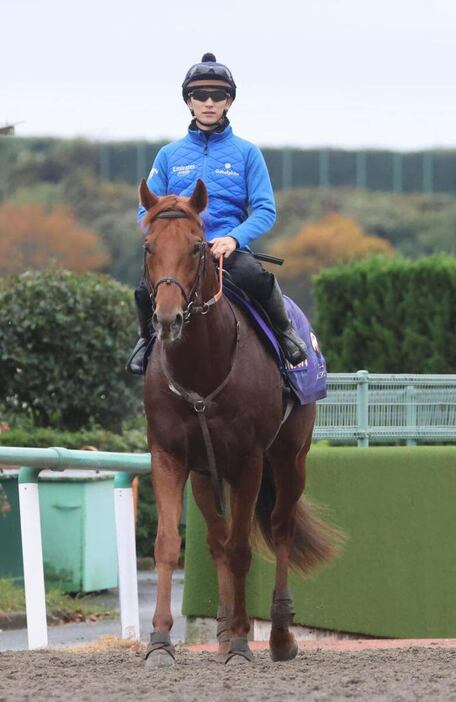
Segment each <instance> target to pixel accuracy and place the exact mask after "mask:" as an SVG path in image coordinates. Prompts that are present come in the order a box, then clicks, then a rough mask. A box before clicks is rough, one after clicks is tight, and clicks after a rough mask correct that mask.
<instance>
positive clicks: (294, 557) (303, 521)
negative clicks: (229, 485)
mask: <svg viewBox="0 0 456 702" xmlns="http://www.w3.org/2000/svg"><path fill="white" fill-rule="evenodd" d="M275 499H276V488H275V484H274V479H273V475H272V468H271V464H270V462H269V460H268V458H267V456H265V457H264V465H263V477H262V480H261V487H260V492H259V494H258V500H257V504H256V508H255V518H256V523H257V525H258V527H259V529H260V532H261V535H262V537H263V539H264V542H265V544H266V546H267V547H268V549H270V550H271V551H272V552H274V541H273V538H272V527H271V514H272V510H273V509H274V504H275ZM295 510H296V511H295V515H294V539H293V545H292V547H291V551H290V566H291V568H292V569H293V570H295V571H296V572H298V573H301V574H303V575H306V574H308V573H309V571H311V570H312V569H313V568H315V567H316V566H319V565H322V564H323V563H327V562H328V561H330V560H332V559H333V558H334V557H335V556H337V555H338V554H339V552H340V550H341V547H342V544H343V542H344V534H343V532H342V531H341V530H340V529H338V528H337V527H335V526H332V525H331V524H328V522H326V521H325V520H324V519H323V518H322V516H321V512H322V508H321V507H319V506H317V505H315V504H314V503H312V502H310V501H309V499H308V498H305V499H304V498H301V500H300V501H299V502H298V504H297V505H296V508H295Z"/></svg>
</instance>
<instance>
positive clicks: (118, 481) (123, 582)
mask: <svg viewBox="0 0 456 702" xmlns="http://www.w3.org/2000/svg"><path fill="white" fill-rule="evenodd" d="M132 477H133V476H131V475H130V474H129V473H116V477H115V480H114V508H115V515H116V532H117V563H118V568H119V601H120V623H121V627H122V638H123V639H139V606H138V576H137V572H136V541H135V510H134V502H133V489H132V487H131V481H132Z"/></svg>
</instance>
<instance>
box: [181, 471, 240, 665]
mask: <svg viewBox="0 0 456 702" xmlns="http://www.w3.org/2000/svg"><path fill="white" fill-rule="evenodd" d="M191 480H192V492H193V497H194V498H195V502H196V504H197V505H198V507H199V509H200V511H201V513H202V515H203V517H204V519H205V521H206V524H207V543H208V545H209V550H210V552H211V556H212V559H213V561H214V563H215V567H216V570H217V582H218V595H219V606H218V610H217V641H218V654H217V656H218V658H221V657H223V658H224V657H225V656H226V654H227V653H228V648H229V645H230V636H231V634H230V632H231V616H232V613H233V579H232V575H231V570H230V567H229V564H228V559H227V556H226V553H225V544H226V541H227V538H228V528H227V525H226V521H225V519H224V518H223V517H220V516H219V515H218V514H217V511H216V509H215V501H214V493H213V490H212V486H211V482H210V479H209V478H208V477H207V476H206V475H201V474H200V473H195V472H192V474H191Z"/></svg>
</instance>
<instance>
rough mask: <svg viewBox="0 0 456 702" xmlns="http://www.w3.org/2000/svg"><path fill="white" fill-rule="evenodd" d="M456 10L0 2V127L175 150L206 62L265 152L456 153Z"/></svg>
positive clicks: (422, 2)
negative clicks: (214, 64) (139, 141)
mask: <svg viewBox="0 0 456 702" xmlns="http://www.w3.org/2000/svg"><path fill="white" fill-rule="evenodd" d="M455 37H456V0H432V2H431V0H277V1H275V0H225V2H213V0H209V1H207V2H202V1H201V0H185V2H184V1H183V0H160V1H157V0H148V1H146V0H130V2H128V1H125V0H123V1H122V2H117V1H116V0H111V2H107V0H78V1H77V2H72V3H66V2H62V0H0V124H3V123H5V122H7V121H12V122H19V121H21V120H23V122H24V123H23V124H20V125H18V127H17V134H18V135H23V136H26V135H38V134H40V135H41V134H48V135H55V136H66V137H75V136H84V137H89V138H94V139H101V140H107V139H136V138H145V139H148V140H156V139H174V138H178V137H180V136H182V135H183V133H184V132H185V130H186V127H187V123H188V121H189V119H188V117H189V115H188V111H187V108H186V107H185V105H184V103H183V101H182V98H181V94H180V85H181V83H182V80H183V77H184V75H185V73H186V71H187V69H188V68H189V67H190V65H191V64H192V63H195V62H197V61H199V60H200V58H201V56H202V54H203V53H204V52H206V51H212V52H213V53H215V55H216V56H217V59H218V60H219V61H222V62H223V63H226V64H227V65H228V66H229V67H230V68H231V70H232V72H233V75H234V78H235V81H236V83H237V85H238V99H237V100H236V102H235V103H234V106H233V108H232V109H231V112H230V118H231V122H232V124H233V128H234V130H235V131H236V133H237V134H239V136H242V137H244V138H245V139H249V140H251V141H254V142H256V143H258V144H260V145H297V146H302V147H311V146H341V147H346V148H362V147H392V148H398V149H403V150H409V149H415V148H423V147H424V148H427V147H436V146H446V147H448V146H451V147H456V133H455V130H456V49H455V47H456V38H455Z"/></svg>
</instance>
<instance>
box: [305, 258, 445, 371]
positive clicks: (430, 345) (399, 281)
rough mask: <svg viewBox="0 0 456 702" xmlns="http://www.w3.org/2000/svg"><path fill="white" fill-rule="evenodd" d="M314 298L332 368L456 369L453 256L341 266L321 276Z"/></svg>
mask: <svg viewBox="0 0 456 702" xmlns="http://www.w3.org/2000/svg"><path fill="white" fill-rule="evenodd" d="M315 296H316V302H317V315H316V324H315V326H316V329H317V330H318V333H319V336H320V341H321V343H322V346H323V349H324V352H325V355H326V358H327V360H328V366H329V369H330V370H331V371H332V372H344V371H346V372H352V371H356V370H359V369H361V368H365V369H367V370H369V371H371V372H373V373H454V372H455V368H456V257H453V256H431V257H429V258H422V259H416V260H414V261H410V260H404V259H400V258H394V259H382V258H373V259H366V260H364V261H359V262H352V263H350V264H348V265H339V266H337V267H334V268H330V269H326V270H324V271H322V272H321V273H320V274H319V275H318V276H317V277H316V279H315Z"/></svg>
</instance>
